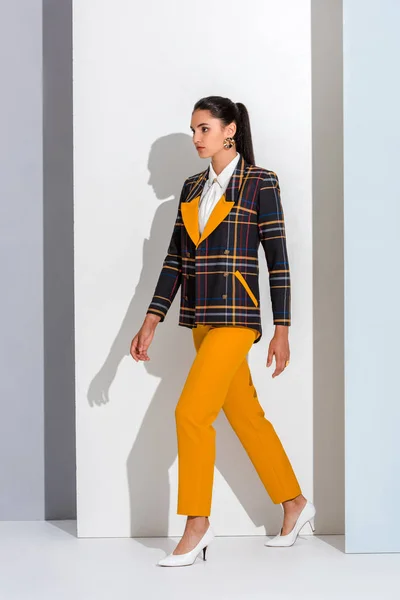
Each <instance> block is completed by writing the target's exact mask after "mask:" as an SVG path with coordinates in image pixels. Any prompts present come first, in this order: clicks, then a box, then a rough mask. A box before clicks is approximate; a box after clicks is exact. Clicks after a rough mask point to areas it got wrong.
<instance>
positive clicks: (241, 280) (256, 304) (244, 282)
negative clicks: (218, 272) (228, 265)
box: [235, 271, 258, 306]
mask: <svg viewBox="0 0 400 600" xmlns="http://www.w3.org/2000/svg"><path fill="white" fill-rule="evenodd" d="M235 276H236V277H237V279H239V281H240V283H241V284H242V285H243V287H244V288H245V290H246V292H247V293H248V295H249V296H250V298H251V299H252V300H253V303H254V305H255V306H258V302H257V298H256V297H255V295H254V294H253V292H252V291H251V289H250V287H249V284H248V283H247V281H246V280H245V278H244V277H243V275H242V274H241V272H240V271H235Z"/></svg>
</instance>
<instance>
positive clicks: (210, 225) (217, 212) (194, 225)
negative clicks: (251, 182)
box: [181, 156, 247, 248]
mask: <svg viewBox="0 0 400 600" xmlns="http://www.w3.org/2000/svg"><path fill="white" fill-rule="evenodd" d="M246 167H247V163H246V162H245V160H244V158H243V156H241V158H240V160H239V162H238V164H237V165H236V167H235V170H234V171H233V173H232V176H231V178H230V180H229V183H228V186H227V188H226V191H225V193H224V194H223V195H222V196H221V198H220V199H219V201H218V202H217V204H216V205H215V206H214V209H213V211H212V213H211V215H210V217H209V219H208V220H207V223H206V226H205V228H204V231H203V233H202V235H201V236H200V232H199V224H198V210H199V202H200V198H201V194H202V192H203V189H204V186H205V184H206V182H207V180H208V176H209V172H210V167H209V166H208V167H207V169H206V170H205V171H203V172H202V173H200V175H199V177H198V178H197V179H196V180H195V182H194V183H193V185H192V187H191V189H190V190H189V193H188V195H187V198H186V200H185V202H182V204H181V213H182V221H183V224H184V226H185V228H186V230H187V232H188V234H189V237H190V238H191V240H192V241H193V243H194V244H195V246H196V248H197V246H198V245H199V244H200V243H201V242H202V241H203V240H204V239H205V238H206V237H207V236H209V235H210V233H211V232H212V231H214V229H215V228H216V227H217V226H218V225H219V224H220V223H221V221H223V220H224V219H225V218H226V216H227V215H228V214H229V212H230V211H231V209H232V208H233V206H234V205H235V204H236V202H237V201H238V198H239V193H240V190H241V187H242V183H243V180H244V175H245V172H246Z"/></svg>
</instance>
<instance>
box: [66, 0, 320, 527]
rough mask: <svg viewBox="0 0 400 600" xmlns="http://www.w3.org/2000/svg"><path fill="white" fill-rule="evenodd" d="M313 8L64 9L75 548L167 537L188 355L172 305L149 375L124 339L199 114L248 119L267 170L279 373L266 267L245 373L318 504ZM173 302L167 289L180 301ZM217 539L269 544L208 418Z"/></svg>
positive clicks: (284, 4)
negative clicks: (177, 412) (279, 322)
mask: <svg viewBox="0 0 400 600" xmlns="http://www.w3.org/2000/svg"><path fill="white" fill-rule="evenodd" d="M310 50H311V44H310V2H309V0H307V1H306V0H303V1H300V2H299V1H298V0H283V1H282V0H281V1H280V2H276V1H272V0H257V1H255V2H253V3H252V8H251V10H249V8H248V7H247V6H245V5H243V2H241V1H239V0H230V2H229V3H228V2H222V3H214V2H211V1H209V0H207V1H205V2H202V3H201V5H196V4H191V3H188V2H184V1H183V0H179V1H175V2H169V3H161V2H154V1H153V2H151V1H150V2H147V3H146V4H144V5H140V6H139V5H138V4H137V3H132V2H129V1H128V0H113V2H111V0H91V1H89V0H87V1H86V2H84V3H82V2H78V1H76V2H75V3H74V145H75V158H74V163H75V164H74V169H75V173H74V180H75V183H74V185H75V327H76V348H75V351H76V402H77V405H76V425H77V430H76V435H77V494H78V495H77V502H78V504H77V510H78V512H77V516H78V535H79V536H82V537H84V536H92V537H93V536H115V537H117V536H131V535H132V536H141V535H143V536H146V535H180V534H181V533H182V527H183V524H184V521H185V517H184V516H182V515H177V514H176V498H177V478H176V474H177V468H176V467H177V461H176V433H175V422H174V408H175V404H176V402H177V400H178V397H179V393H180V390H181V388H182V386H183V384H184V381H185V377H186V374H187V372H188V369H189V367H190V364H191V361H192V360H193V358H194V348H193V343H192V336H191V331H190V330H189V329H187V328H183V327H179V326H178V300H177V299H176V300H175V302H174V304H173V306H172V307H171V309H170V311H169V313H168V315H167V318H166V321H165V322H164V323H162V324H160V325H159V326H158V329H157V332H156V336H155V339H154V341H153V344H152V345H151V347H150V349H149V355H150V358H151V360H150V361H149V362H147V363H135V362H134V361H133V359H132V358H131V357H130V356H129V346H130V341H131V339H132V338H133V336H134V335H135V333H136V332H137V330H138V329H139V327H140V325H141V323H142V321H143V318H144V314H145V310H146V308H147V306H148V303H149V302H150V299H151V296H152V293H153V290H154V286H155V283H156V280H157V277H158V274H159V271H160V269H161V265H162V260H163V258H164V255H165V252H166V248H167V244H168V241H169V238H170V235H171V231H172V226H173V222H174V218H175V215H176V208H177V201H178V200H177V196H178V194H179V191H180V188H181V185H182V183H183V180H184V179H185V177H187V176H189V175H191V174H193V173H195V172H197V171H199V170H201V169H204V168H206V166H207V164H208V161H201V160H200V159H198V158H197V153H196V152H195V150H194V148H193V145H192V142H191V136H190V130H189V125H190V119H191V111H192V107H193V105H194V103H195V102H196V101H197V100H198V99H199V98H201V97H203V96H207V95H211V94H218V95H223V96H228V97H230V98H232V99H233V100H234V101H236V102H238V101H240V102H243V103H244V104H246V106H247V107H248V110H249V112H250V118H251V123H252V132H253V141H254V148H255V156H256V162H257V164H258V165H260V166H263V167H265V168H268V169H272V170H274V171H276V172H277V174H278V176H279V179H280V183H281V190H282V202H283V206H284V211H285V217H286V230H287V238H288V252H289V260H290V263H291V271H292V285H293V292H292V318H293V324H292V326H291V330H290V345H291V363H290V367H289V368H288V369H287V370H286V372H284V373H283V374H282V375H280V376H279V377H277V378H275V379H274V380H273V379H272V377H271V375H272V372H273V368H274V367H270V368H269V369H267V368H266V367H265V363H266V359H267V349H268V343H269V340H270V338H271V335H272V334H273V330H274V328H273V325H272V312H271V306H270V300H269V289H268V278H267V267H266V262H265V257H264V256H262V255H260V265H264V272H263V273H262V276H261V284H262V285H261V287H262V289H263V293H262V297H261V303H262V304H263V306H264V310H263V329H264V338H263V340H264V341H262V342H261V343H260V344H257V345H255V346H254V348H253V349H252V350H251V352H250V356H249V363H250V367H251V370H252V373H253V379H254V382H255V385H256V387H257V391H258V396H259V398H260V401H261V402H262V404H263V406H264V408H265V410H266V416H267V417H268V418H269V419H270V420H271V421H272V423H273V424H274V426H275V428H276V430H277V431H278V433H279V435H280V437H281V439H282V442H283V443H284V446H285V448H286V451H287V453H288V455H289V457H290V459H291V461H292V464H293V466H294V468H295V471H296V473H297V476H298V478H299V481H300V484H301V485H302V487H303V493H304V494H305V495H306V496H307V497H308V498H310V499H312V496H313V473H312V470H313V461H312V445H313V438H312V425H313V414H312V409H313V404H312V376H313V373H312V361H313V356H312V334H313V332H312V246H311V240H312V238H311V229H312V221H311V214H312V201H311V57H310ZM179 293H180V292H179ZM216 428H217V462H216V472H215V483H214V494H213V507H212V514H211V518H212V522H213V525H214V527H215V530H216V532H217V534H219V535H224V534H227V535H228V534H264V533H265V528H264V526H265V527H266V528H267V532H269V533H276V531H277V529H278V525H279V523H280V521H281V511H280V509H279V507H277V506H274V505H273V504H272V502H271V501H270V500H269V498H268V496H267V494H266V492H265V490H264V488H263V487H262V484H261V482H260V481H259V479H258V477H257V475H256V473H255V471H254V469H253V467H252V465H251V463H250V461H249V459H248V458H247V455H246V454H245V451H244V450H243V448H242V447H241V446H240V443H239V442H238V440H237V438H236V436H235V434H234V433H233V432H232V430H231V429H230V428H229V426H228V424H227V422H226V420H225V418H224V416H223V414H222V413H221V414H220V415H219V417H218V419H217V422H216Z"/></svg>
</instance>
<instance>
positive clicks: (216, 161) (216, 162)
mask: <svg viewBox="0 0 400 600" xmlns="http://www.w3.org/2000/svg"><path fill="white" fill-rule="evenodd" d="M235 156H237V150H236V148H235V147H233V148H229V150H225V148H224V149H223V150H221V151H220V152H217V154H214V156H213V157H212V159H211V164H212V167H213V169H214V171H215V173H216V174H217V175H219V174H220V173H222V171H223V170H224V169H225V167H226V165H228V164H229V163H230V162H231V161H232V160H233V159H234V158H235Z"/></svg>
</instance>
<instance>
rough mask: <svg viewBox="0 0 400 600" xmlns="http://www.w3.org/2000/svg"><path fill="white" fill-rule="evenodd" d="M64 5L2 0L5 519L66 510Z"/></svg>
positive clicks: (69, 335) (69, 385)
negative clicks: (5, 0)
mask: <svg viewBox="0 0 400 600" xmlns="http://www.w3.org/2000/svg"><path fill="white" fill-rule="evenodd" d="M70 11H71V7H70V2H69V0H67V1H65V0H53V1H49V0H47V1H45V2H44V4H43V5H42V1H41V0H19V2H15V3H12V2H7V3H5V2H3V3H1V5H0V57H1V73H2V94H1V96H0V119H1V137H0V170H1V173H0V175H1V176H0V210H1V218H0V244H1V246H0V247H1V252H0V269H1V276H2V279H1V281H2V293H1V294H0V315H1V325H2V326H1V332H2V335H1V342H0V348H1V350H0V352H1V355H0V358H1V360H0V385H1V388H0V393H1V402H2V414H1V416H2V418H1V421H0V453H1V457H2V460H1V467H0V474H1V477H0V485H1V494H0V519H2V520H24V519H32V520H34V519H44V518H66V517H70V518H73V517H74V516H75V456H74V447H75V445H74V399H73V287H72V285H73V277H72V275H73V255H72V223H73V221H72V175H71V173H72V118H71V114H72V107H71V41H70V40H71V15H70ZM43 16H44V18H43ZM43 52H44V54H43ZM42 81H44V87H43V88H42ZM43 90H44V96H43ZM43 100H44V110H43ZM45 364H46V369H45V368H44V365H45Z"/></svg>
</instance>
